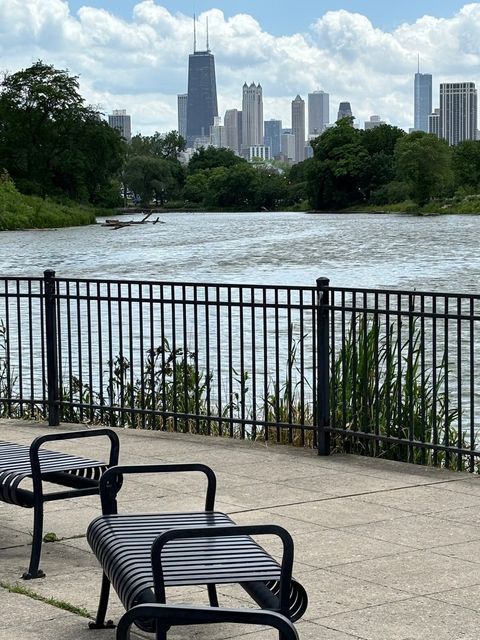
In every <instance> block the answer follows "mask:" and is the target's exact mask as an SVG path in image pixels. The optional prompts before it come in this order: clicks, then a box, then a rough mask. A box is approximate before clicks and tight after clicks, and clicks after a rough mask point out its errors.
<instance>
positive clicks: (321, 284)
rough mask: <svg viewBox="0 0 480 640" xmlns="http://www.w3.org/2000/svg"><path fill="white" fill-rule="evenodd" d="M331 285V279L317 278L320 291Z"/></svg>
mask: <svg viewBox="0 0 480 640" xmlns="http://www.w3.org/2000/svg"><path fill="white" fill-rule="evenodd" d="M329 285H330V278H325V277H322V278H317V288H318V289H324V288H325V287H328V286H329Z"/></svg>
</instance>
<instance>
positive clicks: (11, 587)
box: [0, 580, 92, 619]
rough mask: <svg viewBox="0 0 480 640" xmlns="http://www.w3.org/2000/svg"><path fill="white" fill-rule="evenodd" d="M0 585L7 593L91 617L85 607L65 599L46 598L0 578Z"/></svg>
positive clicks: (83, 616)
mask: <svg viewBox="0 0 480 640" xmlns="http://www.w3.org/2000/svg"><path fill="white" fill-rule="evenodd" d="M0 587H1V588H2V589H5V591H8V592H9V593H18V594H20V595H22V596H26V597H27V598H31V599H32V600H38V601H39V602H44V603H45V604H49V605H51V606H52V607H56V608H57V609H62V610H63V611H68V612H69V613H74V614H75V615H77V616H81V617H82V618H90V619H91V618H92V616H91V615H90V614H89V613H88V611H87V610H86V609H84V608H83V607H76V606H75V605H74V604H71V603H70V602H65V600H58V599H57V598H47V597H45V596H42V595H40V594H39V593H37V592H36V591H33V590H32V589H28V588H27V587H24V586H22V585H19V584H10V583H9V582H4V581H2V580H0Z"/></svg>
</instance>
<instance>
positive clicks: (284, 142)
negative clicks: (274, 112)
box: [281, 130, 295, 162]
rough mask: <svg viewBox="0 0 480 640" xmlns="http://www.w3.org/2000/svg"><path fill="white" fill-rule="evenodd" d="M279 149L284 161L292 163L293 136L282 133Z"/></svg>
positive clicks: (293, 154)
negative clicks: (280, 148)
mask: <svg viewBox="0 0 480 640" xmlns="http://www.w3.org/2000/svg"><path fill="white" fill-rule="evenodd" d="M287 131H288V130H287ZM281 147H282V156H283V157H284V159H285V160H287V161H288V162H293V161H294V158H295V136H294V135H293V133H282V137H281Z"/></svg>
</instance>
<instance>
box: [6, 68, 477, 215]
mask: <svg viewBox="0 0 480 640" xmlns="http://www.w3.org/2000/svg"><path fill="white" fill-rule="evenodd" d="M311 145H312V148H313V157H312V158H309V159H308V160H305V161H304V162H301V163H298V164H296V165H294V166H293V167H290V166H289V165H288V164H286V163H281V162H272V163H267V164H265V163H262V162H258V163H255V162H254V163H248V162H246V160H244V159H243V158H240V157H238V156H237V155H235V153H233V152H232V151H230V150H228V149H215V148H212V147H208V148H205V149H199V150H198V151H196V152H195V153H194V154H193V156H192V158H191V159H190V161H189V163H188V165H184V164H182V163H180V161H179V154H180V153H181V152H182V151H184V150H185V141H184V140H183V138H182V137H181V136H180V135H179V134H178V133H177V132H175V131H171V132H169V133H166V134H160V133H155V134H154V135H153V136H142V135H136V136H134V137H133V138H132V141H131V143H130V144H127V143H126V142H125V141H124V140H123V139H122V138H121V136H120V134H119V133H118V132H117V131H116V130H115V129H112V128H111V127H110V126H109V125H108V124H107V123H106V122H105V120H104V119H103V117H102V114H101V113H100V111H99V110H98V109H96V108H94V107H92V106H88V105H86V104H85V100H84V99H83V97H82V96H81V95H80V93H79V83H78V78H77V77H76V76H71V75H70V74H69V73H68V71H65V70H57V69H55V68H54V67H53V66H52V65H48V64H45V63H44V62H42V61H38V62H36V63H35V64H33V65H32V66H31V67H30V68H28V69H25V70H22V71H19V72H17V73H14V74H5V75H4V77H3V79H2V81H1V82H0V170H6V171H7V172H8V174H9V175H10V177H11V178H12V180H13V181H14V183H15V185H16V186H17V188H18V189H19V190H20V191H21V192H22V193H24V194H32V195H36V196H41V197H43V198H45V197H46V196H50V197H55V198H59V199H62V198H67V199H71V200H74V201H77V202H85V203H91V204H95V205H101V206H109V207H112V206H118V205H120V204H121V203H122V200H125V199H126V198H130V199H132V198H133V199H134V201H135V202H138V203H140V204H141V205H142V206H149V205H152V204H156V205H158V206H164V205H165V204H168V205H169V206H171V205H172V204H174V205H175V206H179V207H180V206H183V207H187V208H220V209H223V208H224V209H250V210H261V209H268V210H274V209H285V208H294V207H303V208H312V209H316V210H330V211H331V210H340V209H345V208H348V207H354V206H364V205H369V206H377V207H381V206H382V205H387V204H388V205H389V204H395V203H403V202H406V201H410V202H413V203H415V204H416V205H417V206H423V205H425V204H426V203H429V202H430V201H431V200H432V199H435V198H449V197H452V196H454V195H457V196H459V197H465V196H471V195H473V194H477V193H480V141H466V142H462V143H461V144H459V145H457V146H456V147H449V146H448V144H447V143H446V142H445V141H444V140H440V139H438V138H437V137H436V136H434V135H431V134H426V133H423V132H413V133H410V134H406V133H405V132H404V131H402V130H401V129H399V128H397V127H393V126H390V125H381V126H379V127H376V128H374V129H370V130H367V131H363V130H359V129H356V128H354V127H353V126H352V120H351V119H349V118H346V119H343V120H340V121H339V122H337V123H336V124H335V126H333V127H331V128H329V129H327V130H326V131H325V132H324V133H323V134H322V135H321V136H319V137H318V138H316V139H315V140H313V141H312V142H311Z"/></svg>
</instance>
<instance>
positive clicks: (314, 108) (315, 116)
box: [308, 91, 330, 136]
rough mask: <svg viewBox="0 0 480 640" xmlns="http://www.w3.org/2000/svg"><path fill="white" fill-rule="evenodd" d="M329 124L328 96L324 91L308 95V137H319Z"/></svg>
mask: <svg viewBox="0 0 480 640" xmlns="http://www.w3.org/2000/svg"><path fill="white" fill-rule="evenodd" d="M329 122H330V96H329V94H328V93H325V91H314V92H313V93H309V94H308V135H309V136H319V135H320V134H321V133H323V131H324V130H325V127H326V126H327V125H328V123H329Z"/></svg>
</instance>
